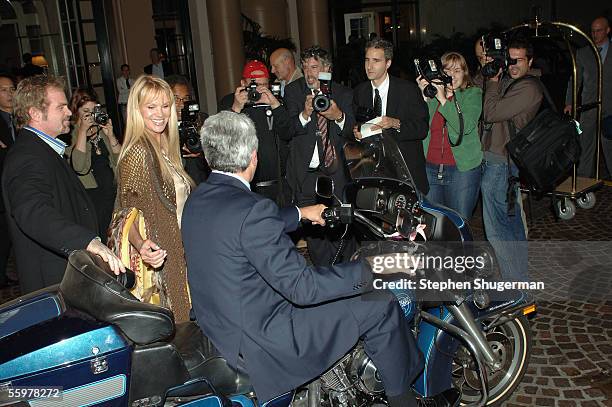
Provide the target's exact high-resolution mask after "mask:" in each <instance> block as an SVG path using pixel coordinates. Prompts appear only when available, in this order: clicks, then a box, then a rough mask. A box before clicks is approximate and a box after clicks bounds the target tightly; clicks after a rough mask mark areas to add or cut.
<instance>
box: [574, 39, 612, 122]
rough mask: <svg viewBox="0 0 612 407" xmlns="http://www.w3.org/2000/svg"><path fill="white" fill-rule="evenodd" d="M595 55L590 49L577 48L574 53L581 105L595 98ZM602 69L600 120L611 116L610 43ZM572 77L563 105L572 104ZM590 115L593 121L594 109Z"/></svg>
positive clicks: (611, 59)
mask: <svg viewBox="0 0 612 407" xmlns="http://www.w3.org/2000/svg"><path fill="white" fill-rule="evenodd" d="M595 61H596V60H595V55H594V54H593V51H592V50H591V47H583V48H579V49H578V50H577V51H576V65H577V69H578V72H577V73H576V77H577V79H578V94H579V95H581V99H582V100H581V101H582V104H583V105H586V104H588V103H593V102H594V101H595V98H596V97H597V65H596V63H595ZM601 64H602V68H603V88H602V93H601V100H602V118H604V117H606V116H610V115H612V42H610V44H608V53H607V54H606V59H604V60H603V61H601ZM572 86H573V84H572V77H571V75H570V79H569V81H568V84H567V92H566V93H565V104H567V105H569V104H571V103H572ZM589 112H591V113H590V114H591V115H592V116H593V120H595V118H594V116H595V112H596V110H595V109H592V110H590V111H589Z"/></svg>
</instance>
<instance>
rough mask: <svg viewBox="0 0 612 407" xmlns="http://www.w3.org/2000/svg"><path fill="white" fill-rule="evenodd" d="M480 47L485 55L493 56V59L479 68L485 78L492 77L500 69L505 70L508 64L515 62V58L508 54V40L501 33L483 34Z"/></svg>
mask: <svg viewBox="0 0 612 407" xmlns="http://www.w3.org/2000/svg"><path fill="white" fill-rule="evenodd" d="M482 48H483V50H484V54H485V55H486V56H487V57H491V58H493V61H491V62H488V63H487V64H485V65H484V66H483V67H482V68H481V70H480V72H481V73H482V76H484V77H485V78H492V77H494V76H495V75H497V73H498V72H499V70H500V69H501V70H503V71H505V70H506V69H508V67H509V66H510V65H514V64H516V59H512V58H510V55H509V54H508V42H507V41H506V38H505V37H504V36H503V35H494V34H488V35H483V36H482Z"/></svg>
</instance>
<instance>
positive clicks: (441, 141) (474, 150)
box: [417, 52, 482, 219]
mask: <svg viewBox="0 0 612 407" xmlns="http://www.w3.org/2000/svg"><path fill="white" fill-rule="evenodd" d="M441 61H442V67H443V69H444V72H445V73H446V74H447V75H449V76H450V77H451V78H452V83H450V84H447V85H444V84H442V83H441V82H440V83H438V82H436V81H434V83H433V85H434V86H435V88H436V90H437V92H436V95H435V97H433V98H428V97H425V96H423V97H424V98H425V101H426V102H427V106H428V108H429V133H428V134H427V138H425V140H423V151H424V152H425V157H426V167H427V168H426V169H427V180H428V181H429V193H428V194H427V196H426V197H427V199H428V200H429V201H430V202H435V203H438V204H442V205H444V206H447V207H449V208H451V209H454V210H456V211H457V212H459V214H460V215H461V216H463V217H464V218H465V219H469V218H470V217H471V216H472V212H473V211H474V207H475V206H476V200H477V199H478V193H479V191H480V171H481V170H480V163H481V161H482V149H481V145H480V138H479V136H478V119H479V118H480V112H481V110H482V90H481V89H480V88H478V87H476V86H473V85H472V81H471V78H470V74H469V71H468V68H467V64H466V62H465V58H464V57H463V56H462V55H461V54H459V53H457V52H448V53H446V54H444V55H442V58H441ZM417 83H418V85H419V87H420V88H421V90H423V89H425V87H426V86H427V85H428V82H427V81H426V80H425V79H423V78H422V77H420V76H419V77H418V78H417ZM454 98H456V103H457V104H458V105H459V108H460V110H461V112H462V115H463V136H462V137H460V130H461V126H460V118H459V113H458V110H457V106H456V105H455V100H453V99H454ZM449 140H450V141H449Z"/></svg>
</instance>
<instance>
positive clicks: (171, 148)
mask: <svg viewBox="0 0 612 407" xmlns="http://www.w3.org/2000/svg"><path fill="white" fill-rule="evenodd" d="M164 95H165V96H166V97H167V98H168V102H169V103H170V118H169V120H168V124H167V125H166V129H165V130H164V134H165V135H166V136H167V142H168V152H167V154H166V156H167V157H168V159H170V162H172V165H173V166H174V168H175V169H176V170H177V171H178V172H180V173H181V175H182V176H183V177H184V178H185V179H187V180H189V182H190V184H191V186H192V187H193V186H194V184H193V180H192V179H191V177H189V175H187V173H186V172H185V170H184V169H183V162H182V160H181V153H180V142H179V134H178V121H177V116H176V104H175V101H174V94H173V93H172V89H170V85H168V83H166V81H164V80H163V79H160V78H157V77H155V76H149V75H142V76H140V77H139V78H138V79H137V80H136V82H135V83H134V85H132V87H131V89H130V96H129V98H128V102H127V124H126V127H125V135H124V140H123V146H122V147H121V152H120V153H119V160H118V162H119V164H120V163H121V161H122V160H123V158H125V156H126V155H127V153H128V151H130V149H131V148H132V147H133V146H134V145H135V144H138V143H142V144H149V145H150V146H152V147H153V151H154V153H155V159H157V162H158V165H159V167H160V169H161V172H162V177H163V178H164V180H165V181H166V182H168V183H170V184H172V183H173V179H172V174H171V173H170V171H169V170H168V166H167V165H166V163H165V162H164V158H163V156H162V150H161V145H159V143H156V142H154V141H153V140H151V137H150V136H149V135H148V130H147V129H146V127H145V124H144V119H143V117H142V114H141V113H140V107H141V106H142V105H144V104H146V103H149V102H150V101H152V100H154V99H161V98H162V97H163V96H164Z"/></svg>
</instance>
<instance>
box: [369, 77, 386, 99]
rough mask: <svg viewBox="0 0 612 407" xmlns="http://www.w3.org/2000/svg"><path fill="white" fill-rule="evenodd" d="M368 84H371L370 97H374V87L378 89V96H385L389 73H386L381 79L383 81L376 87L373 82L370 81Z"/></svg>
mask: <svg viewBox="0 0 612 407" xmlns="http://www.w3.org/2000/svg"><path fill="white" fill-rule="evenodd" d="M370 85H372V97H374V89H378V93H380V97H383V95H385V96H386V95H387V92H389V74H388V73H387V76H386V78H385V80H384V81H383V83H381V84H380V86H379V87H378V88H377V87H376V86H374V83H373V82H372V81H370Z"/></svg>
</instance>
